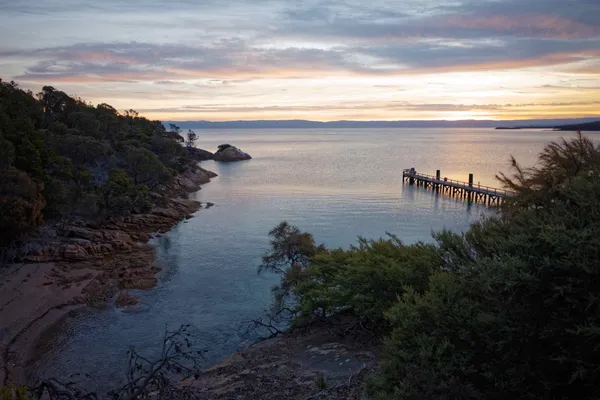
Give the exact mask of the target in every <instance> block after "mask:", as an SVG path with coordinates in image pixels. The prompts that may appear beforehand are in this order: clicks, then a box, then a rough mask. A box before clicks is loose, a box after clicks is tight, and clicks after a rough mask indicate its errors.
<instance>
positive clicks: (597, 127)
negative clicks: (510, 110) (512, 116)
mask: <svg viewBox="0 0 600 400" xmlns="http://www.w3.org/2000/svg"><path fill="white" fill-rule="evenodd" d="M496 129H552V130H554V131H586V132H590V131H600V120H598V121H592V122H584V123H571V124H566V125H558V126H557V125H546V126H542V125H523V126H499V127H497V128H496Z"/></svg>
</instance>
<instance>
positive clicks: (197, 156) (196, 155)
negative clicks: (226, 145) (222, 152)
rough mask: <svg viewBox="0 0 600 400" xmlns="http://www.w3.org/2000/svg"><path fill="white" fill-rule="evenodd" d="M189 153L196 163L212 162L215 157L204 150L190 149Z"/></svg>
mask: <svg viewBox="0 0 600 400" xmlns="http://www.w3.org/2000/svg"><path fill="white" fill-rule="evenodd" d="M188 153H189V155H190V157H191V158H193V159H194V160H196V161H206V160H212V159H213V156H214V154H213V153H211V152H210V151H207V150H203V149H197V148H195V147H192V148H189V149H188Z"/></svg>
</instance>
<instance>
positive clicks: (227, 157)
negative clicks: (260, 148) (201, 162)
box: [213, 144, 252, 162]
mask: <svg viewBox="0 0 600 400" xmlns="http://www.w3.org/2000/svg"><path fill="white" fill-rule="evenodd" d="M251 159H252V157H250V154H248V153H244V152H243V151H241V150H240V149H238V148H237V147H235V146H232V145H230V144H222V145H220V146H219V150H217V152H216V153H215V154H214V155H213V160H215V161H226V162H227V161H242V160H251Z"/></svg>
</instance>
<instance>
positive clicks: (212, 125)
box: [165, 116, 600, 130]
mask: <svg viewBox="0 0 600 400" xmlns="http://www.w3.org/2000/svg"><path fill="white" fill-rule="evenodd" d="M598 121H600V116H598V117H590V118H575V119H537V120H533V119H532V120H509V121H498V120H460V121H447V120H431V121H427V120H412V121H328V122H322V121H308V120H254V121H167V122H165V124H169V123H175V124H177V125H178V126H180V127H181V128H183V129H323V128H329V129H366V128H496V127H500V128H499V129H522V128H523V127H529V128H537V129H539V128H554V127H557V126H563V125H564V126H571V125H576V124H586V123H593V122H595V123H598ZM565 130H567V129H565ZM586 130H589V129H586Z"/></svg>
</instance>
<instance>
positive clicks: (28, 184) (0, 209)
mask: <svg viewBox="0 0 600 400" xmlns="http://www.w3.org/2000/svg"><path fill="white" fill-rule="evenodd" d="M44 205H45V201H44V198H43V197H42V194H41V188H40V185H38V184H36V183H35V182H34V181H32V180H31V179H30V178H29V177H28V176H27V174H26V173H24V172H22V171H19V170H17V169H15V168H6V169H0V246H2V245H5V244H8V243H10V242H12V241H13V240H18V239H20V238H22V237H23V236H24V235H26V234H27V233H29V232H31V231H32V230H34V229H35V228H37V227H38V226H40V225H41V224H42V223H43V221H44V219H43V216H42V209H43V208H44Z"/></svg>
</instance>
